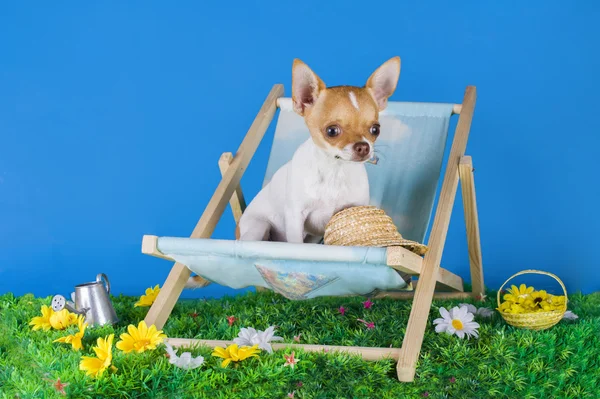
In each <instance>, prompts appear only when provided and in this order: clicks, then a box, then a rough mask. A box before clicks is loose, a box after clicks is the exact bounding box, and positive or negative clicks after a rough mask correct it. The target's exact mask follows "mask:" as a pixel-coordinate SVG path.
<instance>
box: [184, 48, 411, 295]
mask: <svg viewBox="0 0 600 399" xmlns="http://www.w3.org/2000/svg"><path fill="white" fill-rule="evenodd" d="M399 77H400V58H399V57H394V58H392V59H390V60H388V61H387V62H385V63H384V64H383V65H381V66H380V67H379V68H378V69H377V70H376V71H375V72H373V74H372V75H371V76H370V77H369V79H368V80H367V83H366V85H365V86H364V87H356V86H336V87H329V88H328V87H326V86H325V83H324V82H323V81H322V80H321V79H320V78H319V77H318V76H317V75H316V74H315V73H314V72H313V71H312V70H311V69H310V68H309V67H308V66H307V65H306V64H305V63H303V62H302V61H300V60H298V59H296V60H294V64H293V67H292V100H293V104H294V111H295V112H296V113H298V114H299V115H301V116H303V117H304V120H305V122H306V126H307V127H308V130H309V131H310V136H311V137H310V138H309V139H308V140H307V141H305V142H304V143H303V144H302V145H301V146H300V147H299V148H298V149H297V150H296V152H295V153H294V156H293V157H292V159H291V161H289V162H288V163H286V164H285V165H283V166H282V167H281V168H280V169H279V170H277V172H275V174H274V175H273V178H272V179H271V181H270V182H269V183H268V184H267V185H266V186H265V187H264V188H263V189H262V190H261V191H260V192H259V193H258V195H257V196H256V197H255V198H254V200H252V202H251V203H250V204H249V205H248V207H247V208H246V210H245V212H244V213H243V215H242V217H241V219H240V221H239V224H238V226H237V228H236V238H237V239H239V240H245V241H267V240H270V241H284V242H292V243H303V242H318V241H320V240H321V238H322V237H323V235H324V233H325V225H326V224H327V223H328V222H329V220H330V219H331V217H332V216H333V215H334V214H335V213H337V212H339V211H341V210H343V209H345V208H348V207H351V206H359V205H368V204H369V181H368V178H367V170H366V168H365V165H364V164H365V162H368V161H369V160H370V159H371V158H372V157H373V155H374V144H375V141H376V140H377V137H378V136H379V131H380V125H379V112H380V111H382V110H383V109H385V108H386V106H387V100H388V98H389V97H390V96H391V95H392V94H393V93H394V91H395V90H396V85H397V83H398V78H399ZM188 287H194V277H192V278H191V280H190V281H189V282H188Z"/></svg>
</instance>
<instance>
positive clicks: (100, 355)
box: [79, 334, 115, 377]
mask: <svg viewBox="0 0 600 399" xmlns="http://www.w3.org/2000/svg"><path fill="white" fill-rule="evenodd" d="M114 337H115V334H110V335H109V336H108V337H107V338H106V339H104V338H98V346H94V347H93V348H92V349H94V352H96V356H97V357H90V356H82V357H81V362H80V363H79V370H83V371H85V372H86V374H87V375H89V376H92V377H100V376H101V375H102V373H104V371H106V369H107V368H108V367H109V366H110V364H111V362H112V344H113V339H114ZM113 369H115V367H114V366H113Z"/></svg>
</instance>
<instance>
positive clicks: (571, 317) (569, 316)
mask: <svg viewBox="0 0 600 399" xmlns="http://www.w3.org/2000/svg"><path fill="white" fill-rule="evenodd" d="M578 318H579V316H577V315H576V314H575V313H573V312H571V311H570V310H567V311H566V312H565V314H564V316H563V319H567V320H575V319H578Z"/></svg>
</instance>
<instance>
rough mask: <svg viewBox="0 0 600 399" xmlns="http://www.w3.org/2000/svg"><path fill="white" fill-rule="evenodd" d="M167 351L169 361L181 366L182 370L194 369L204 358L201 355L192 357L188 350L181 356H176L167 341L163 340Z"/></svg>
mask: <svg viewBox="0 0 600 399" xmlns="http://www.w3.org/2000/svg"><path fill="white" fill-rule="evenodd" d="M165 346H166V348H167V353H168V354H169V363H171V364H173V365H175V366H177V367H179V368H182V369H184V370H190V369H195V368H197V367H200V366H202V364H203V363H204V358H203V357H202V356H198V357H192V354H191V353H190V352H183V353H182V354H181V356H177V354H176V353H175V350H173V347H172V346H171V344H169V343H168V342H165Z"/></svg>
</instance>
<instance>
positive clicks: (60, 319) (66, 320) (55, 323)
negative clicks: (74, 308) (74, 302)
mask: <svg viewBox="0 0 600 399" xmlns="http://www.w3.org/2000/svg"><path fill="white" fill-rule="evenodd" d="M75 323H77V315H76V314H75V313H71V312H69V311H68V310H67V309H63V310H61V311H59V312H54V313H52V315H51V316H50V325H51V326H52V328H54V329H56V330H64V329H65V328H67V327H69V326H70V325H72V324H75Z"/></svg>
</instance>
